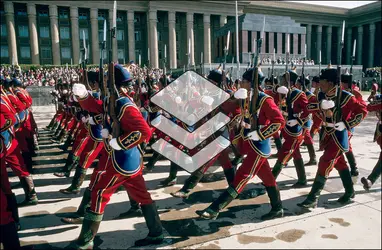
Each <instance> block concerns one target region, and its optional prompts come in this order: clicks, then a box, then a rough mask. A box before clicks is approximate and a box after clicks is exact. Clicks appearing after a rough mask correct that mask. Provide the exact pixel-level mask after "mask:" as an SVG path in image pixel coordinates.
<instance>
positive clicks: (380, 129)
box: [361, 94, 382, 190]
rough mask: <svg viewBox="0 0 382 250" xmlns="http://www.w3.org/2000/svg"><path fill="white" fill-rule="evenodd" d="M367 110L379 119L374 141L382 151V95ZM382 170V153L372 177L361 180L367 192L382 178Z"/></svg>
mask: <svg viewBox="0 0 382 250" xmlns="http://www.w3.org/2000/svg"><path fill="white" fill-rule="evenodd" d="M367 110H368V111H369V112H376V116H377V117H378V123H377V127H376V129H375V133H374V141H376V142H377V144H378V145H379V147H380V149H382V95H381V94H379V95H375V96H374V101H373V102H371V103H369V105H367ZM381 168H382V151H381V152H380V153H379V159H378V161H377V164H376V165H375V167H374V168H373V170H372V171H371V173H370V175H369V176H368V177H367V178H365V177H362V178H361V182H362V184H363V188H364V189H365V190H369V189H370V188H371V186H372V185H373V184H374V183H375V182H376V181H377V179H378V178H379V177H380V176H381Z"/></svg>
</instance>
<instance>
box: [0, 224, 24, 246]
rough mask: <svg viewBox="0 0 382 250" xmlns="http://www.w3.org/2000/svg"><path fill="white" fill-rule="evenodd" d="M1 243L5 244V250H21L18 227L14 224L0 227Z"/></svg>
mask: <svg viewBox="0 0 382 250" xmlns="http://www.w3.org/2000/svg"><path fill="white" fill-rule="evenodd" d="M0 242H1V243H2V244H3V247H4V249H5V250H6V249H21V247H20V240H19V235H18V234H17V227H16V224H15V223H14V222H10V223H8V224H6V225H1V226H0ZM2 249H3V248H2Z"/></svg>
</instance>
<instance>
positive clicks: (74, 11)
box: [70, 6, 80, 64]
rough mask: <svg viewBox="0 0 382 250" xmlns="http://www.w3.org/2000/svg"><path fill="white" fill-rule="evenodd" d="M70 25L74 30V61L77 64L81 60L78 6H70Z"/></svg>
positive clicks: (72, 30)
mask: <svg viewBox="0 0 382 250" xmlns="http://www.w3.org/2000/svg"><path fill="white" fill-rule="evenodd" d="M70 25H71V32H72V52H73V54H72V58H73V63H74V64H76V63H78V62H79V60H80V35H79V29H78V8H77V7H74V6H71V7H70Z"/></svg>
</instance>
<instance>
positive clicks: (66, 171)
mask: <svg viewBox="0 0 382 250" xmlns="http://www.w3.org/2000/svg"><path fill="white" fill-rule="evenodd" d="M79 161H80V157H78V156H75V155H74V154H73V153H72V152H70V153H69V155H68V158H67V159H66V163H65V166H64V167H63V168H62V171H61V172H56V173H54V175H55V176H57V177H64V176H65V177H69V176H70V171H72V169H73V168H76V167H77V166H78V164H79Z"/></svg>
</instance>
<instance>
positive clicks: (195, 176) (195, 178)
mask: <svg viewBox="0 0 382 250" xmlns="http://www.w3.org/2000/svg"><path fill="white" fill-rule="evenodd" d="M203 176H204V174H203V172H202V171H200V169H198V170H196V171H194V172H193V173H192V174H191V176H190V177H188V178H187V180H186V181H185V182H184V185H183V187H182V188H181V189H180V190H178V191H177V192H175V193H171V195H172V196H174V197H178V198H187V197H188V196H189V195H190V191H191V190H192V189H193V188H194V187H195V186H196V185H197V184H198V183H199V181H200V180H201V179H202V178H203Z"/></svg>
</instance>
